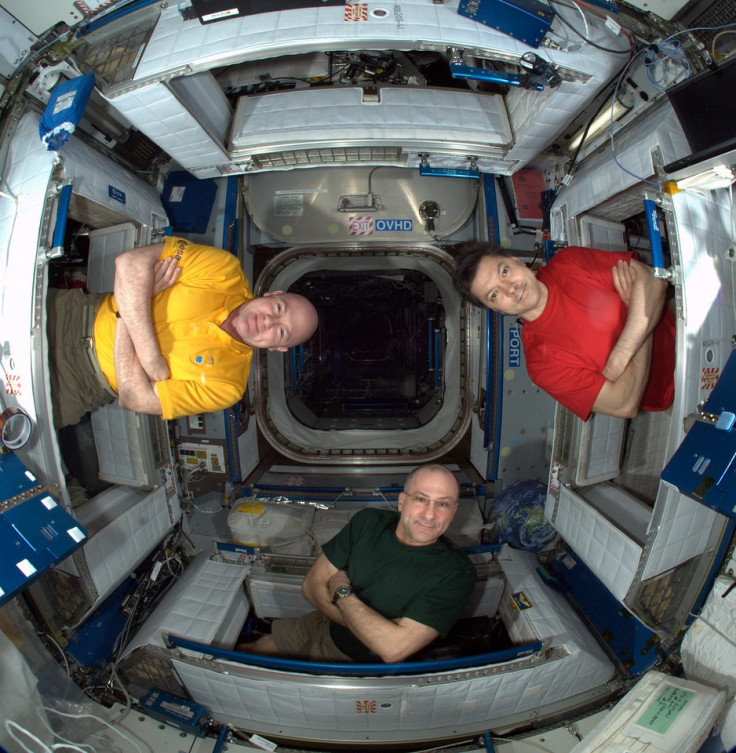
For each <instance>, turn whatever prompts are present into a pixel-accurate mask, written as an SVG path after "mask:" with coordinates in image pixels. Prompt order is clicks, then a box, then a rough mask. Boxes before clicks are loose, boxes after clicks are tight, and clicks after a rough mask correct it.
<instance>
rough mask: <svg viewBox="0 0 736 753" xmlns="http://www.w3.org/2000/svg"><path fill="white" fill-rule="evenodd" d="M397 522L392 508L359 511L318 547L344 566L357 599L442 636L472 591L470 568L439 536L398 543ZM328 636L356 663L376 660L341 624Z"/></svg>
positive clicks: (472, 568) (391, 617) (473, 574)
mask: <svg viewBox="0 0 736 753" xmlns="http://www.w3.org/2000/svg"><path fill="white" fill-rule="evenodd" d="M398 522H399V514H398V513H397V512H394V511H392V510H374V509H370V508H369V509H365V510H361V511H360V512H358V513H356V514H355V515H354V516H353V517H352V518H351V520H350V522H349V523H348V524H347V525H346V526H345V528H343V529H342V531H340V533H338V534H337V536H335V537H334V538H333V539H331V540H330V541H328V542H327V543H326V544H325V545H324V546H323V547H322V551H323V553H324V555H325V556H326V557H327V559H328V560H329V561H330V562H331V563H332V564H333V565H334V566H335V567H336V568H337V569H338V570H345V572H346V573H347V575H348V578H350V583H351V584H352V586H353V589H354V590H355V592H356V594H357V596H358V597H359V598H360V600H361V601H362V602H363V603H365V604H367V605H368V606H369V607H371V608H372V609H375V610H376V612H379V613H380V614H382V615H383V616H384V617H386V618H387V619H389V620H394V619H398V618H400V617H408V618H409V619H412V620H415V621H416V622H420V623H422V625H427V626H429V627H432V628H434V629H435V630H437V632H438V633H440V635H443V636H444V635H446V634H447V632H448V631H449V629H450V628H451V627H452V625H453V624H454V622H455V620H456V619H457V617H458V615H459V614H460V612H461V611H462V609H463V607H464V606H465V603H466V602H467V600H468V598H469V597H470V594H471V593H472V591H473V587H474V585H475V580H476V570H475V566H474V565H473V563H472V562H471V561H470V560H469V559H468V558H467V557H466V556H465V554H463V552H462V551H461V550H460V549H459V548H458V547H457V546H455V544H453V543H452V542H451V541H450V540H449V539H446V538H445V537H444V536H442V537H440V539H439V540H438V541H436V542H435V543H434V544H430V545H428V546H407V545H406V544H402V543H401V542H400V541H399V540H398V539H397V538H396V526H397V524H398ZM330 634H331V635H332V640H333V641H335V644H336V645H337V647H338V648H339V649H340V650H341V651H344V652H345V653H346V654H348V656H351V657H352V658H353V659H355V660H356V661H361V662H363V661H365V662H371V661H373V662H375V661H380V660H379V659H378V657H377V656H376V654H374V653H373V652H372V651H370V650H369V649H368V648H367V647H366V646H365V645H363V644H362V643H361V642H360V641H359V640H358V639H357V638H356V637H355V636H354V635H353V634H352V633H351V632H350V631H349V630H348V629H347V628H345V627H343V626H342V625H338V624H337V623H335V622H333V623H332V624H331V626H330Z"/></svg>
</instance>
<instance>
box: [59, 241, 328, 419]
mask: <svg viewBox="0 0 736 753" xmlns="http://www.w3.org/2000/svg"><path fill="white" fill-rule="evenodd" d="M48 317H49V325H48V333H49V357H50V367H51V392H52V397H53V401H54V423H55V425H56V427H57V428H60V427H62V426H67V425H70V424H74V423H77V422H78V421H79V419H80V418H81V417H82V416H83V415H84V414H85V413H86V412H88V411H90V410H93V409H94V408H96V407H98V406H99V405H101V404H104V403H105V402H111V401H112V400H114V399H115V397H117V398H118V400H119V402H120V405H121V406H122V407H123V408H128V409H130V410H134V411H137V412H139V413H150V414H153V415H159V416H161V417H162V418H165V419H172V418H178V417H180V416H186V415H191V414H194V413H203V412H211V411H215V410H219V409H223V408H228V407H230V406H231V405H233V404H234V403H236V402H237V401H238V400H239V399H240V397H241V396H242V395H243V393H244V392H245V388H246V384H247V381H248V374H249V372H250V364H251V359H252V351H253V348H268V349H269V350H280V351H285V350H288V348H290V347H292V346H294V345H298V344H300V343H303V342H305V341H306V340H307V339H309V338H310V337H311V336H312V334H313V333H314V331H315V329H316V327H317V312H316V310H315V308H314V306H313V305H312V304H311V303H310V302H309V301H308V300H307V299H306V298H304V297H303V296H300V295H296V294H294V293H284V292H283V291H272V292H269V293H266V294H265V295H264V296H262V297H259V298H254V297H253V295H252V293H251V291H250V287H249V285H248V281H247V279H246V278H245V275H244V273H243V270H242V269H241V267H240V264H239V262H238V260H237V258H236V257H235V256H233V255H232V254H230V253H229V252H227V251H223V250H221V249H216V248H212V247H210V246H202V245H198V244H195V243H190V242H189V241H187V240H184V239H181V238H167V239H166V241H165V242H164V243H159V244H154V245H151V246H144V247H142V248H137V249H133V250H131V251H127V252H126V253H124V254H121V255H120V256H119V257H117V259H116V262H115V283H114V292H113V293H112V294H106V295H102V296H98V295H92V294H87V295H85V294H84V293H83V292H82V291H79V290H70V291H57V290H49V298H48Z"/></svg>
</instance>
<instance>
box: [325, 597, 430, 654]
mask: <svg viewBox="0 0 736 753" xmlns="http://www.w3.org/2000/svg"><path fill="white" fill-rule="evenodd" d="M337 609H339V610H340V614H341V615H342V619H343V622H344V624H345V627H347V628H348V630H350V632H351V633H352V634H353V635H354V636H355V637H356V638H357V639H358V640H359V641H360V642H361V643H363V644H364V645H365V646H367V647H368V648H369V649H370V650H371V651H373V653H374V654H377V655H378V656H380V657H381V659H382V660H383V661H384V662H398V661H403V660H404V659H407V658H409V657H410V656H411V655H412V654H415V653H416V652H417V651H419V649H421V648H424V647H425V646H426V645H428V644H429V643H431V642H432V641H433V640H434V639H435V638H436V637H437V636H438V635H439V632H438V631H437V630H435V629H434V628H431V627H429V626H428V625H423V624H422V623H421V622H417V621H416V620H412V619H410V618H409V617H400V618H399V619H397V620H389V619H386V618H385V617H384V616H383V615H381V614H379V613H378V612H376V611H375V610H374V609H371V608H370V607H369V606H368V605H367V604H364V603H363V602H362V601H361V600H360V599H359V598H358V597H357V596H355V595H353V596H348V597H347V598H346V599H340V600H339V601H338V607H337Z"/></svg>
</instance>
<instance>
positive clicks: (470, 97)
mask: <svg viewBox="0 0 736 753" xmlns="http://www.w3.org/2000/svg"><path fill="white" fill-rule="evenodd" d="M448 124H451V128H449V129H448ZM366 141H368V142H371V143H373V144H376V143H380V142H384V143H389V144H402V145H404V144H406V145H411V143H413V142H419V143H420V144H427V145H429V144H431V143H432V142H433V141H439V142H454V143H457V144H470V145H472V146H473V147H474V148H475V150H476V151H478V153H479V154H485V153H487V151H488V146H494V145H498V146H503V145H505V144H508V143H510V142H511V130H510V128H509V124H508V120H507V117H506V111H505V108H504V104H503V98H502V97H500V96H496V97H494V96H488V95H482V94H477V93H475V92H465V91H448V90H439V89H416V88H414V89H412V88H407V87H403V88H401V87H393V88H385V89H384V88H382V89H381V90H380V102H379V103H376V102H370V101H369V102H364V98H363V89H362V88H361V87H350V88H333V89H322V90H319V91H310V90H301V91H290V92H275V93H273V94H265V95H261V96H252V97H241V99H240V102H239V103H238V108H237V112H236V114H235V120H234V122H233V132H232V136H231V148H232V149H233V150H234V151H236V152H238V151H240V152H245V153H248V152H250V151H254V150H255V151H257V150H259V149H260V150H263V149H272V148H295V147H300V146H301V147H305V148H306V147H308V146H319V145H320V144H321V145H328V146H331V145H333V144H337V143H348V144H353V143H358V142H366ZM274 145H276V146H275V147H274ZM473 153H474V152H473Z"/></svg>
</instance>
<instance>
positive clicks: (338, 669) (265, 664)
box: [164, 634, 542, 677]
mask: <svg viewBox="0 0 736 753" xmlns="http://www.w3.org/2000/svg"><path fill="white" fill-rule="evenodd" d="M164 640H165V641H166V643H168V644H169V645H170V646H172V647H176V648H183V649H187V650H188V651H197V652H199V653H203V654H208V655H209V656H213V657H215V658H216V659H226V660H227V661H234V662H237V663H239V664H246V665H251V666H254V667H261V668H265V669H280V670H284V671H287V672H298V673H303V674H312V675H313V674H329V675H339V676H349V677H355V676H356V675H368V676H371V677H375V676H381V675H419V674H426V673H428V672H446V671H455V670H460V669H469V668H471V667H481V666H485V665H487V664H500V663H502V662H506V661H512V660H513V659H519V658H521V657H524V656H530V655H531V654H536V653H538V652H539V651H541V650H542V644H541V643H540V642H539V641H534V642H531V643H526V644H524V645H522V646H514V647H513V648H508V649H503V650H501V651H491V652H489V653H486V654H477V655H475V656H465V657H462V658H459V659H438V660H436V661H417V662H397V663H395V664H383V663H376V664H359V663H352V662H351V663H343V662H315V661H301V660H298V659H282V658H280V657H275V656H263V655H261V654H249V653H246V652H244V651H230V650H229V649H225V648H218V647H217V646H210V645H209V644H207V643H200V642H198V641H191V640H189V639H187V638H181V637H180V636H176V635H170V634H165V635H164Z"/></svg>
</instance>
